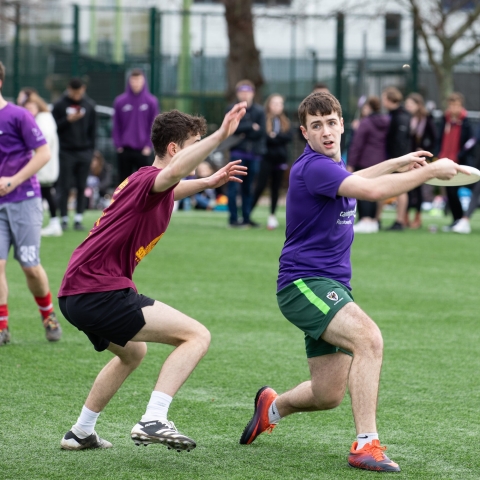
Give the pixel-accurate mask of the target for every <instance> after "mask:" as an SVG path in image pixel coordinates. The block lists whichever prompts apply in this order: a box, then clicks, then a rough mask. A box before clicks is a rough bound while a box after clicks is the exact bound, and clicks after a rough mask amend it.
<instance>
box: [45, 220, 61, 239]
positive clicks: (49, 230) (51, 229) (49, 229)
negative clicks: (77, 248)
mask: <svg viewBox="0 0 480 480" xmlns="http://www.w3.org/2000/svg"><path fill="white" fill-rule="evenodd" d="M40 234H41V235H42V237H61V236H62V235H63V230H62V226H61V225H60V224H59V223H53V224H52V223H50V224H49V225H47V226H46V227H45V228H42V229H41V230H40Z"/></svg>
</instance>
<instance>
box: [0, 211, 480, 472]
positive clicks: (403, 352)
mask: <svg viewBox="0 0 480 480" xmlns="http://www.w3.org/2000/svg"><path fill="white" fill-rule="evenodd" d="M97 216H98V213H97V212H90V213H88V214H87V218H86V222H85V223H86V224H88V225H91V224H93V221H94V220H95V219H96V217H97ZM257 218H258V219H260V220H263V221H265V218H266V211H265V210H263V209H261V210H260V212H259V213H258V214H257ZM428 222H433V223H436V224H438V225H442V224H446V223H447V221H446V219H440V220H438V219H435V220H429V219H428V218H427V223H428ZM387 223H388V222H387ZM225 226H226V214H224V213H207V212H205V213H201V212H178V213H175V214H174V216H173V219H172V223H171V226H170V228H169V230H168V232H167V234H166V235H165V236H164V237H163V238H162V240H161V242H160V243H159V244H158V245H157V247H156V248H155V249H154V250H153V252H152V253H150V254H149V255H148V256H147V257H146V258H145V259H144V260H143V261H142V263H141V264H140V266H139V267H138V268H137V271H136V274H135V282H136V284H137V286H138V288H139V290H140V291H141V292H142V293H144V294H146V295H148V296H151V297H154V298H157V299H159V300H161V301H163V302H165V303H168V304H169V305H172V306H173V307H175V308H177V309H179V310H181V311H183V312H185V313H187V314H189V315H190V316H192V317H194V318H196V319H198V320H199V321H201V322H202V323H204V324H205V325H206V326H207V327H208V328H209V329H210V331H211V333H212V345H211V348H210V351H209V353H208V354H207V356H206V357H205V358H204V360H202V362H201V363H200V365H199V366H198V368H197V369H196V370H195V372H194V373H193V375H192V376H191V377H190V379H189V380H188V381H187V383H186V384H185V385H184V387H183V388H182V389H181V390H180V392H179V394H178V395H177V396H176V398H175V400H174V402H173V403H172V407H171V409H170V418H171V419H172V420H174V421H175V423H176V425H177V427H178V428H179V430H180V431H182V432H183V433H185V434H187V435H189V436H191V437H193V438H194V439H196V441H197V443H198V447H197V449H196V450H194V451H193V452H191V453H182V454H180V453H176V452H173V451H168V450H167V449H166V448H164V447H161V446H155V445H151V446H149V447H148V448H143V447H135V446H134V444H133V442H132V441H131V440H130V437H129V434H130V430H131V428H132V426H133V425H134V424H135V423H136V422H137V421H138V420H139V418H140V416H141V415H142V414H143V413H144V409H145V406H146V403H147V402H148V399H149V397H150V393H151V390H152V388H153V385H154V382H155V379H156V377H157V374H158V371H159V368H160V365H161V364H162V362H163V360H164V359H165V357H166V355H168V353H169V351H170V348H169V347H166V346H162V345H150V347H149V352H148V354H147V357H146V358H145V360H144V363H143V364H142V365H141V366H140V368H139V369H138V370H137V371H136V372H135V373H134V374H133V375H132V376H131V377H130V378H129V379H128V380H127V382H126V383H125V385H124V386H123V387H122V388H121V390H120V392H119V394H118V395H117V396H116V397H115V398H114V399H113V400H112V402H111V403H110V404H109V405H108V406H107V408H106V410H105V411H104V412H103V413H102V415H101V416H100V419H99V422H98V423H97V431H98V432H99V434H100V435H101V436H102V437H104V438H106V439H108V440H109V441H111V442H112V443H113V444H114V448H112V449H110V450H108V451H84V452H68V451H62V450H61V449H60V446H59V442H60V439H61V437H62V435H63V434H64V433H65V432H66V431H67V430H69V428H70V427H71V425H72V424H73V423H74V422H75V420H76V418H77V416H78V413H79V411H80V409H81V407H82V405H83V401H84V399H85V397H86V395H87V393H88V390H89V388H90V386H91V384H92V382H93V380H94V378H95V376H96V374H97V372H98V371H99V370H100V368H101V367H102V366H103V365H104V363H106V361H107V360H108V358H110V354H109V353H108V352H105V353H102V354H98V353H95V352H94V351H93V348H92V347H91V346H90V344H89V342H88V340H87V338H86V337H85V336H84V335H83V334H82V333H80V332H79V331H77V330H76V329H74V328H73V327H72V326H70V325H69V324H68V323H67V322H66V321H65V320H63V323H62V325H63V329H64V338H63V339H62V340H61V341H60V342H59V343H56V344H49V343H48V342H47V341H46V340H45V338H44V334H43V331H42V326H41V322H40V320H39V315H38V312H37V310H36V306H35V303H34V302H33V299H32V298H31V296H30V295H29V294H28V293H27V289H26V286H25V281H24V277H23V274H22V273H21V271H20V269H19V267H18V265H17V264H16V262H15V261H10V262H9V264H8V266H7V276H8V280H9V287H10V298H9V310H10V329H11V333H12V343H11V344H10V345H8V346H6V347H2V348H0V365H1V367H2V368H1V377H0V405H1V408H0V452H1V454H0V478H1V479H11V480H18V479H29V480H32V479H115V480H120V479H222V480H225V479H239V480H241V479H280V478H282V479H283V478H285V479H357V478H367V477H370V478H373V477H375V478H376V475H378V474H376V473H374V472H363V471H358V470H353V469H350V468H349V467H348V466H347V462H346V458H347V454H348V450H349V448H350V445H351V443H352V442H353V441H354V440H355V430H354V426H353V420H352V415H351V409H350V402H349V397H348V396H347V397H346V398H345V400H344V402H343V403H342V405H341V406H340V407H338V408H337V409H335V410H332V411H328V412H319V413H312V414H297V415H294V416H291V417H289V418H287V419H285V420H283V421H282V422H281V423H280V424H279V426H278V427H277V428H276V429H275V431H274V432H273V434H272V435H270V436H268V435H262V436H260V437H259V438H258V439H257V441H256V442H255V443H254V444H252V445H250V446H243V445H239V444H238V440H239V437H240V434H241V432H242V429H243V427H244V426H245V424H246V422H247V421H248V419H249V418H250V416H251V414H252V411H253V399H254V396H255V393H256V391H257V389H258V388H259V387H261V386H262V385H265V384H268V385H271V386H272V387H273V388H275V389H276V390H277V391H279V392H283V391H284V390H286V389H289V388H291V387H293V386H295V385H296V384H297V383H299V382H301V381H303V380H305V379H306V378H307V376H308V371H307V366H306V361H305V355H304V347H303V338H302V334H301V333H300V332H299V331H297V330H296V329H295V327H293V326H292V325H290V324H289V323H288V322H287V321H286V320H285V319H284V318H283V317H282V315H281V313H280V312H279V310H278V307H277V305H276V299H275V281H276V273H277V266H278V256H279V253H280V249H281V247H282V243H283V235H284V233H283V229H284V221H282V225H281V227H282V228H280V229H279V230H277V231H273V232H269V231H266V230H265V229H261V230H245V231H232V230H228V229H227V228H225ZM473 228H474V232H473V233H472V234H471V235H466V236H460V235H455V234H446V233H442V232H440V231H439V232H438V233H436V234H432V233H430V232H429V231H428V229H427V228H426V227H424V228H423V229H422V230H420V231H405V232H380V233H379V234H377V235H366V236H360V235H359V236H358V238H357V239H356V240H355V243H354V247H353V268H354V274H353V281H352V286H353V294H354V296H355V299H356V301H357V302H358V304H359V305H360V306H361V307H362V308H364V309H365V310H366V311H367V312H368V313H369V314H370V316H371V317H372V318H373V319H374V320H375V321H376V322H377V323H378V324H379V326H380V328H381V330H382V332H383V335H384V341H385V355H384V367H383V373H382V383H381V390H380V401H379V412H378V424H379V432H380V438H381V441H382V443H384V444H386V445H388V448H389V449H388V452H387V453H388V454H389V456H390V457H391V458H392V459H393V460H395V461H396V462H398V463H399V464H400V466H401V468H402V472H401V473H399V474H396V476H395V478H408V479H432V480H433V479H435V480H437V479H462V480H464V479H478V478H480V457H479V455H478V451H477V450H478V439H479V434H480V428H479V425H480V420H479V405H480V395H479V394H480V388H479V383H480V382H479V369H480V341H479V340H480V328H479V318H478V317H479V313H478V312H479V306H478V291H479V284H480V282H479V280H480V275H479V270H480V242H479V240H480V215H478V219H477V220H476V221H474V223H473ZM84 236H85V235H84V234H83V233H78V232H72V231H69V232H67V233H66V234H65V235H64V236H63V237H61V238H47V239H44V240H43V243H42V263H43V265H44V266H45V268H46V270H47V273H48V275H49V278H50V283H51V287H52V291H53V292H55V293H56V292H57V291H58V287H59V284H60V281H61V278H62V276H63V273H64V270H65V267H66V265H67V262H68V259H69V256H70V254H71V252H72V251H73V249H74V248H75V247H76V246H77V245H78V244H79V243H80V241H81V240H82V239H83V237H84Z"/></svg>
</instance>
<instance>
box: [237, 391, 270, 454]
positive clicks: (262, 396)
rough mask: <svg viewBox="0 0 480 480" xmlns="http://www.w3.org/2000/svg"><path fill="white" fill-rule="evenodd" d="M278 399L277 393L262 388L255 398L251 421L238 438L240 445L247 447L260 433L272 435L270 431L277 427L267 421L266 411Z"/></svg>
mask: <svg viewBox="0 0 480 480" xmlns="http://www.w3.org/2000/svg"><path fill="white" fill-rule="evenodd" d="M277 397H278V394H277V392H276V391H275V390H274V389H273V388H270V387H262V388H261V389H260V390H259V391H258V392H257V396H256V397H255V403H254V405H255V411H254V413H253V417H252V419H251V420H250V421H249V422H248V424H247V426H246V427H245V429H244V430H243V433H242V436H241V437H240V443H241V444H242V445H249V444H250V443H252V442H253V441H254V440H255V439H256V438H257V437H258V436H259V435H260V434H261V433H263V432H265V431H266V432H267V433H272V430H273V429H274V428H275V427H276V426H277V424H276V423H270V421H269V419H268V409H269V408H270V405H271V404H272V402H273V401H274V400H275V399H276V398H277Z"/></svg>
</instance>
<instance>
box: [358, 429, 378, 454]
mask: <svg viewBox="0 0 480 480" xmlns="http://www.w3.org/2000/svg"><path fill="white" fill-rule="evenodd" d="M373 440H378V433H361V434H360V435H357V442H358V445H357V450H360V449H361V448H362V447H363V446H364V445H366V444H367V443H372V441H373Z"/></svg>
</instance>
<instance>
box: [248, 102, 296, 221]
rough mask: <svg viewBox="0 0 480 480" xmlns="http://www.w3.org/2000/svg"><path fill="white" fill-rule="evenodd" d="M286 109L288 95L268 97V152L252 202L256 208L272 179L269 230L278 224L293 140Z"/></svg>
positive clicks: (266, 110)
mask: <svg viewBox="0 0 480 480" xmlns="http://www.w3.org/2000/svg"><path fill="white" fill-rule="evenodd" d="M283 109H284V98H283V97H282V96H281V95H280V94H278V93H273V94H272V95H270V96H269V97H268V98H267V100H266V102H265V115H266V132H267V139H266V146H267V151H266V153H265V155H264V157H263V159H262V161H261V163H260V172H259V174H258V178H257V184H256V187H255V192H254V195H253V202H252V210H253V208H255V205H256V204H257V202H258V199H259V198H260V196H261V195H262V193H263V191H264V190H265V187H266V186H267V183H268V181H269V180H270V215H269V217H268V220H267V228H268V229H269V230H273V229H275V228H277V227H278V220H277V217H276V216H275V212H276V210H277V203H278V196H279V193H280V187H281V186H282V180H283V176H284V174H285V170H286V169H287V168H288V164H287V160H288V151H287V146H288V144H289V143H290V142H291V141H292V129H291V126H290V120H288V118H287V116H286V115H285V113H284V112H283Z"/></svg>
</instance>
